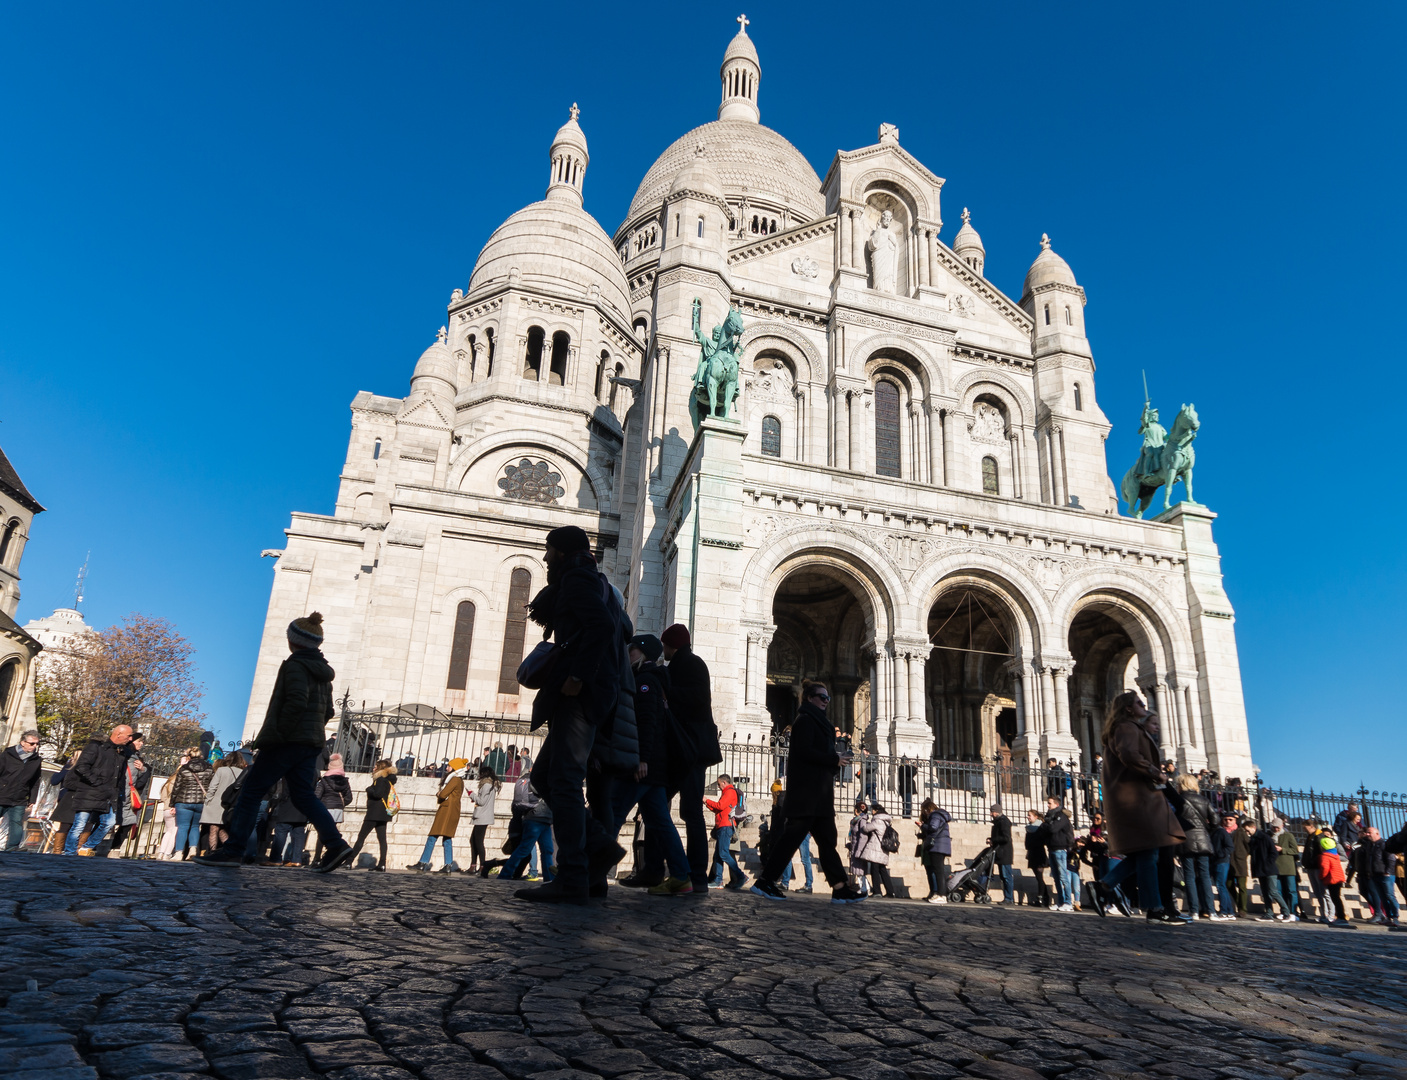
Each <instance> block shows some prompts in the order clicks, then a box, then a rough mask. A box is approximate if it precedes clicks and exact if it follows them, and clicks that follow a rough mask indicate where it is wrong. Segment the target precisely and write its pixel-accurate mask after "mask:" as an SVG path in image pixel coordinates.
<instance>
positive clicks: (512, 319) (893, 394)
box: [246, 29, 1252, 777]
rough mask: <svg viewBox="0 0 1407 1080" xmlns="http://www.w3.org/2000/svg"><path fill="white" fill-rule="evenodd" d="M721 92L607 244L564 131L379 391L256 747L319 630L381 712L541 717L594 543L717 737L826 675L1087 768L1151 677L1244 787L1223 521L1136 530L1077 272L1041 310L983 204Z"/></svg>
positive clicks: (1044, 284)
mask: <svg viewBox="0 0 1407 1080" xmlns="http://www.w3.org/2000/svg"><path fill="white" fill-rule="evenodd" d="M721 76H722V90H723V98H722V103H721V105H720V108H719V118H718V119H717V120H715V121H712V122H710V123H706V124H703V125H701V126H699V127H697V128H695V129H694V130H692V131H690V132H688V133H687V134H686V135H684V136H682V137H681V138H679V139H678V140H676V141H675V142H674V143H673V144H672V145H671V146H669V147H668V148H667V149H666V150H665V151H664V153H663V154H662V155H661V156H660V158H659V159H658V160H657V161H656V163H655V164H654V166H652V167H651V169H650V170H649V172H648V173H647V174H646V176H645V178H644V179H643V180H642V182H641V184H640V188H639V190H638V192H637V193H636V196H635V198H634V200H633V201H632V203H631V206H630V209H629V211H628V213H627V215H626V219H625V221H624V222H622V224H621V225H620V227H619V228H618V229H617V230H616V232H615V235H614V236H613V237H608V236H607V235H606V233H605V232H604V231H603V230H602V229H601V227H600V226H599V225H598V224H597V222H596V221H595V219H594V218H592V217H591V216H590V215H589V214H587V213H586V212H585V210H584V209H583V195H582V192H583V180H584V176H585V172H586V168H587V165H588V163H589V160H590V159H589V154H588V152H587V145H586V139H585V136H584V135H583V133H582V130H581V127H580V126H579V125H578V123H577V110H576V108H575V106H573V108H572V115H571V119H570V120H569V121H568V123H567V124H566V125H565V126H564V127H563V128H562V129H561V130H560V131H559V132H558V133H557V136H556V138H555V139H554V140H553V143H552V147H551V151H550V155H549V158H550V163H551V164H550V168H551V173H550V179H549V186H548V188H547V192H546V197H545V199H544V200H543V201H541V202H538V203H534V204H532V205H530V206H528V207H526V208H525V209H523V210H521V211H519V212H518V213H516V214H514V215H513V216H512V217H510V218H509V219H508V220H507V221H506V222H505V223H504V224H503V225H502V226H500V227H499V228H498V229H497V230H496V231H495V232H494V233H493V235H492V236H491V237H490V238H489V240H488V243H487V244H486V245H485V247H484V249H483V251H482V253H481V254H480V256H479V259H478V262H477V264H476V266H475V268H474V271H473V274H472V276H471V278H470V280H469V283H468V288H467V290H461V289H455V290H454V293H453V296H452V297H451V300H450V303H449V306H448V309H447V321H446V325H445V327H444V328H442V329H441V331H440V333H439V335H438V336H437V340H436V341H435V342H434V343H433V344H432V345H431V346H430V347H429V348H428V349H427V350H426V351H425V353H424V354H423V355H422V356H421V358H420V361H419V362H418V364H417V365H416V367H415V371H414V375H413V376H412V379H411V383H410V394H409V396H408V397H406V398H404V399H401V398H389V397H380V396H376V395H373V394H369V393H362V394H359V395H357V397H356V398H355V400H354V401H353V403H352V436H351V441H350V444H349V448H348V455H347V462H346V465H345V466H344V468H343V471H342V477H341V486H340V490H339V494H338V499H337V505H336V509H335V511H334V513H333V514H331V515H329V516H323V515H313V514H302V513H299V514H295V515H294V517H293V520H292V524H291V526H290V527H289V529H288V542H287V546H286V547H285V548H284V549H283V550H282V551H280V552H273V553H272V554H275V555H277V556H278V562H277V564H276V569H275V572H274V586H273V595H272V600H271V603H270V608H269V617H268V621H267V624H266V627H265V631H264V640H263V645H262V649H261V652H260V657H259V662H258V667H257V671H256V674H255V679H254V690H253V694H252V697H251V701H250V707H249V713H248V722H247V727H246V734H252V733H253V731H254V730H256V729H257V726H258V723H259V721H260V720H261V719H262V715H263V710H264V707H265V703H266V702H267V699H268V694H269V690H270V688H271V686H272V681H273V676H274V672H275V671H276V669H277V665H278V663H279V661H280V659H281V658H282V656H283V655H284V653H285V647H284V644H283V637H284V627H285V626H286V624H287V623H288V621H289V620H290V619H292V618H294V617H296V616H298V615H300V614H303V613H305V612H306V611H308V610H311V609H314V608H317V609H319V610H321V611H322V612H323V613H324V615H325V616H326V617H327V620H328V626H329V633H328V639H327V644H326V649H325V651H326V652H327V655H328V657H329V659H330V660H331V662H332V663H333V665H334V666H335V667H336V668H337V669H338V670H339V692H341V691H342V690H346V691H347V692H349V693H350V695H351V697H352V699H353V700H365V701H368V702H373V703H382V702H384V703H386V704H392V705H394V704H415V705H418V706H422V707H428V708H431V709H435V710H440V711H446V712H448V711H465V710H470V711H476V712H487V713H515V712H519V711H521V710H524V709H525V708H526V707H527V705H528V702H529V699H530V697H531V695H530V692H527V691H522V690H520V689H519V688H518V687H517V686H516V684H515V683H514V681H513V679H512V677H511V673H512V670H513V668H514V667H515V666H516V663H517V658H518V657H519V656H520V655H521V653H522V651H523V648H524V646H525V644H526V645H527V646H528V647H530V646H531V641H528V642H525V641H524V637H525V633H526V632H527V630H528V628H527V627H525V625H524V620H523V618H522V602H523V600H525V599H526V598H527V597H528V596H530V595H531V594H532V593H533V592H535V591H536V590H537V589H538V588H539V587H541V585H542V584H543V580H544V571H543V566H542V562H541V550H542V543H543V538H544V536H545V534H546V532H547V531H548V530H549V529H551V528H553V527H556V526H558V525H562V524H566V523H576V524H579V525H581V526H582V527H583V528H585V529H586V530H587V532H588V533H590V534H592V536H593V537H594V538H595V539H596V541H597V543H598V548H599V551H600V554H601V562H602V567H603V569H604V570H605V571H606V573H608V574H609V575H610V577H611V579H612V580H613V581H614V582H615V583H616V584H617V585H618V586H619V587H620V589H621V590H622V592H623V593H624V595H625V597H626V598H627V603H628V607H629V610H630V612H631V614H632V615H633V617H634V618H635V620H636V624H637V625H638V626H639V627H640V628H641V629H645V630H652V631H656V632H658V631H659V630H660V629H661V628H663V627H664V626H666V625H668V624H669V623H671V622H675V621H681V622H685V623H687V624H688V625H689V626H690V627H691V629H692V632H693V635H694V640H695V643H696V647H697V651H698V652H699V654H700V655H701V656H703V657H704V658H705V659H706V660H707V661H708V663H709V665H710V667H711V669H712V671H713V674H714V678H715V699H714V700H715V712H716V714H717V717H718V720H719V723H720V726H721V727H722V728H723V732H724V735H725V737H727V736H729V735H732V736H735V737H737V738H739V739H746V738H749V737H751V738H753V739H761V738H764V737H765V736H766V735H767V734H768V733H769V732H770V731H772V730H773V729H774V727H775V726H777V725H778V724H780V723H784V722H785V721H786V719H787V718H789V716H790V714H791V712H792V711H793V709H794V707H795V703H796V698H797V693H798V690H799V686H800V683H801V680H802V679H803V678H811V677H819V678H823V679H825V680H827V681H828V682H830V683H831V684H832V685H833V688H834V689H836V691H837V693H836V701H835V703H834V706H833V708H834V710H835V715H836V717H837V720H838V721H839V722H840V723H841V725H842V726H844V727H845V728H847V729H848V730H852V731H855V732H856V733H857V734H858V735H859V736H860V737H861V738H862V739H863V740H864V741H865V742H866V743H867V744H868V745H870V746H871V747H873V748H874V749H877V750H880V751H882V752H888V753H892V754H895V755H898V754H910V755H918V756H923V757H928V756H933V755H936V756H939V757H943V758H958V759H967V760H983V761H992V760H994V759H1001V760H1014V761H1018V762H1019V761H1034V760H1036V759H1037V758H1039V759H1041V760H1044V759H1045V758H1047V757H1051V756H1054V757H1058V758H1060V759H1061V760H1062V761H1072V760H1073V761H1075V762H1076V763H1077V764H1084V765H1088V764H1089V763H1090V761H1091V757H1092V752H1093V750H1094V749H1095V748H1096V747H1097V744H1098V738H1099V728H1100V725H1101V723H1102V719H1103V714H1104V709H1105V706H1106V704H1107V702H1108V701H1109V700H1110V699H1111V698H1112V696H1113V695H1115V694H1117V693H1118V692H1120V691H1122V690H1123V689H1125V688H1127V687H1132V686H1137V687H1139V688H1141V689H1142V690H1143V691H1144V692H1145V693H1146V695H1147V696H1149V697H1150V698H1151V699H1152V700H1153V704H1154V707H1155V708H1156V709H1157V710H1158V711H1159V712H1160V713H1161V715H1162V717H1163V724H1162V732H1163V739H1164V744H1165V751H1166V754H1167V756H1168V757H1169V758H1175V759H1176V760H1178V761H1179V762H1180V763H1182V764H1183V765H1184V766H1186V767H1190V768H1198V767H1201V766H1203V765H1209V766H1210V767H1211V768H1213V769H1215V770H1216V771H1217V772H1219V773H1220V774H1221V775H1222V776H1225V777H1232V776H1239V777H1245V776H1249V775H1250V772H1251V768H1252V766H1251V760H1250V747H1249V743H1248V739H1247V733H1246V722H1245V715H1244V707H1243V703H1242V695H1241V683H1240V674H1239V666H1238V662H1237V657H1236V646H1235V635H1234V619H1233V613H1232V609H1231V606H1230V603H1229V602H1228V600H1227V598H1226V595H1225V593H1224V591H1223V589H1222V584H1221V574H1220V568H1219V562H1218V555H1217V549H1216V546H1215V544H1214V542H1213V540H1212V532H1211V523H1212V521H1213V519H1214V517H1215V515H1214V514H1212V513H1211V512H1210V511H1209V510H1207V509H1205V508H1203V507H1201V506H1197V505H1194V504H1191V503H1183V504H1180V505H1177V506H1175V507H1174V508H1173V509H1172V510H1171V511H1169V512H1167V513H1165V514H1162V515H1161V516H1159V517H1158V518H1156V519H1153V520H1147V521H1144V520H1134V519H1132V518H1130V517H1128V516H1125V515H1124V514H1122V513H1120V509H1119V504H1118V500H1117V496H1116V493H1115V490H1114V487H1113V485H1112V483H1111V482H1110V479H1109V473H1108V466H1107V462H1106V459H1105V445H1104V441H1105V437H1106V436H1107V434H1108V432H1109V430H1110V424H1109V421H1108V420H1107V419H1106V418H1105V415H1104V413H1103V412H1102V411H1101V410H1100V407H1099V404H1098V400H1097V395H1096V390H1095V380H1094V373H1095V368H1094V360H1093V357H1092V353H1091V350H1090V346H1089V341H1088V338H1087V336H1086V332H1085V294H1084V291H1083V290H1082V289H1081V288H1080V286H1079V284H1078V283H1077V281H1076V278H1075V275H1074V273H1073V272H1072V271H1071V269H1070V267H1069V266H1068V265H1067V264H1066V263H1065V261H1064V260H1063V259H1061V258H1060V256H1059V255H1057V254H1056V253H1055V251H1054V249H1053V248H1052V246H1051V243H1050V241H1049V240H1048V238H1045V237H1042V238H1041V243H1040V246H1039V248H1038V249H1037V252H1036V256H1035V259H1034V261H1033V263H1032V265H1031V269H1030V271H1029V273H1028V274H1027V276H1026V279H1025V282H1024V283H1023V285H1022V288H1021V290H1020V294H1019V298H1017V299H1013V295H1014V294H1008V293H1006V292H1004V291H1002V290H1001V289H1000V288H998V287H997V286H996V285H995V284H994V283H992V282H990V281H988V280H987V278H986V277H985V275H984V268H985V248H984V247H983V244H982V240H981V237H980V236H979V235H978V233H977V231H976V229H975V228H974V227H973V225H972V221H971V215H970V214H968V213H967V212H966V211H964V212H963V215H962V216H963V224H962V227H961V229H960V230H959V231H958V232H957V233H956V235H955V236H954V239H953V242H952V246H949V245H948V244H947V243H945V242H944V240H943V239H942V232H943V228H944V221H943V213H942V207H941V195H942V188H943V184H944V181H943V179H942V178H941V177H939V176H938V175H936V174H935V173H934V172H933V171H931V170H930V169H929V168H928V167H927V166H925V165H924V164H923V163H922V162H919V161H918V160H917V159H915V158H914V157H913V156H912V155H911V154H910V153H909V152H908V151H906V150H905V149H904V148H903V146H902V145H901V144H900V141H899V132H898V130H897V128H895V127H894V126H893V125H889V124H884V125H881V127H880V129H879V136H878V141H877V142H876V143H875V144H874V145H872V146H868V147H864V148H861V149H857V150H843V151H840V152H838V153H837V154H836V155H835V158H834V159H833V161H832V162H831V164H830V167H829V169H828V170H827V172H826V174H825V176H824V179H822V178H821V177H820V176H818V175H817V173H816V172H815V171H814V170H813V169H812V167H811V165H810V164H809V163H808V162H807V161H806V159H805V158H804V157H802V155H801V154H800V153H799V152H798V151H797V150H796V149H795V148H794V147H793V146H792V145H791V144H790V143H789V142H788V141H787V140H786V139H785V138H783V137H782V136H781V135H779V134H778V133H776V132H774V131H772V130H770V129H768V128H766V127H764V126H762V124H761V123H760V116H761V113H760V107H759V105H758V100H759V99H758V88H759V85H760V82H761V65H760V61H759V59H758V56H757V52H756V49H755V48H754V46H753V44H752V42H751V40H750V39H749V38H748V37H747V35H746V32H745V29H744V31H742V32H740V33H739V34H738V35H737V36H736V37H735V38H734V40H733V41H732V43H731V44H730V45H729V47H728V50H727V52H726V54H725V59H724V64H723V67H722V71H721ZM696 299H697V300H698V301H699V302H700V304H701V308H702V328H703V332H704V333H707V332H708V329H709V328H710V327H712V326H715V325H718V324H721V323H723V322H724V320H725V318H726V317H727V315H728V312H729V310H730V309H736V310H737V311H738V312H739V313H740V314H741V316H742V319H743V324H744V333H743V335H742V339H741V347H740V350H739V361H740V369H741V371H740V375H741V378H740V393H739V396H738V399H737V402H736V404H735V405H734V407H733V409H732V414H731V416H730V417H729V418H727V419H722V418H715V419H708V420H704V421H702V422H701V423H700V424H698V425H697V426H696V424H695V421H694V419H693V417H692V415H691V412H690V398H691V396H692V391H691V387H692V384H693V380H694V375H695V371H696V368H697V366H698V362H699V355H700V350H699V345H698V343H697V341H696V340H695V336H694V330H693V325H692V319H693V307H694V303H695V301H696ZM1134 449H1136V446H1135V445H1134V444H1132V443H1131V444H1130V445H1129V447H1128V450H1129V452H1130V453H1132V452H1133V450H1134ZM266 554H267V553H266Z"/></svg>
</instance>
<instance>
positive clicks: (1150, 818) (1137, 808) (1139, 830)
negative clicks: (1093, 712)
mask: <svg viewBox="0 0 1407 1080" xmlns="http://www.w3.org/2000/svg"><path fill="white" fill-rule="evenodd" d="M1150 716H1151V714H1150V713H1149V712H1148V709H1147V708H1146V707H1145V706H1144V704H1143V699H1142V698H1140V697H1139V696H1138V694H1137V693H1136V692H1135V691H1132V690H1127V691H1125V692H1124V693H1122V694H1120V695H1119V696H1118V697H1116V698H1115V699H1114V700H1113V701H1112V702H1110V703H1109V709H1108V712H1107V713H1106V714H1105V718H1104V731H1103V740H1102V741H1103V748H1104V814H1105V818H1106V819H1107V822H1108V825H1109V848H1110V851H1111V852H1113V853H1116V854H1118V855H1121V856H1123V858H1122V859H1120V861H1119V862H1118V863H1116V864H1115V865H1114V866H1111V867H1110V868H1109V872H1108V873H1107V874H1105V875H1104V877H1103V878H1102V879H1101V880H1100V881H1098V882H1096V883H1094V885H1093V887H1092V889H1091V893H1092V895H1093V898H1094V906H1095V910H1096V911H1097V912H1098V913H1099V914H1100V915H1103V914H1104V913H1105V911H1106V910H1107V908H1108V907H1109V905H1111V904H1114V903H1116V899H1115V896H1114V890H1115V888H1117V887H1119V886H1120V885H1122V884H1123V883H1124V882H1125V881H1126V880H1128V878H1130V877H1133V878H1135V880H1136V881H1137V882H1138V896H1139V905H1140V906H1141V907H1142V908H1143V912H1144V916H1145V917H1146V918H1147V919H1148V921H1149V922H1161V923H1165V924H1166V925H1168V926H1174V925H1176V926H1182V925H1184V923H1183V921H1182V919H1181V917H1179V916H1178V914H1177V913H1176V912H1173V911H1167V910H1165V909H1164V908H1163V906H1162V897H1161V894H1160V892H1159V888H1158V849H1159V848H1162V847H1169V846H1175V845H1178V844H1181V843H1182V842H1183V841H1184V840H1185V839H1186V838H1187V836H1186V833H1184V832H1183V830H1182V826H1181V825H1180V824H1178V821H1177V817H1176V816H1175V815H1174V814H1173V809H1172V806H1171V804H1170V803H1169V802H1168V799H1167V796H1166V795H1165V794H1164V791H1165V790H1166V786H1167V785H1166V783H1165V782H1164V773H1163V771H1162V769H1161V768H1159V763H1160V760H1161V758H1160V755H1159V750H1158V743H1157V740H1156V739H1155V738H1154V737H1153V736H1152V735H1150V733H1149V731H1148V729H1147V721H1148V720H1149V718H1150Z"/></svg>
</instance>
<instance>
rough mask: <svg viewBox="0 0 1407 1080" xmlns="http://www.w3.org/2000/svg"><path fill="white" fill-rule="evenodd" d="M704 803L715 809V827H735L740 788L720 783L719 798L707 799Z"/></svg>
mask: <svg viewBox="0 0 1407 1080" xmlns="http://www.w3.org/2000/svg"><path fill="white" fill-rule="evenodd" d="M704 805H705V806H707V807H708V808H709V809H710V810H712V811H713V827H714V828H716V829H731V828H732V827H733V811H734V810H736V809H737V808H738V789H737V788H735V787H734V786H733V785H732V784H728V783H723V784H719V785H718V798H717V799H705V800H704Z"/></svg>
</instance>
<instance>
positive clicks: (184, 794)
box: [166, 758, 215, 806]
mask: <svg viewBox="0 0 1407 1080" xmlns="http://www.w3.org/2000/svg"><path fill="white" fill-rule="evenodd" d="M214 775H215V770H214V769H212V768H211V767H210V762H208V761H206V760H205V759H204V758H195V759H193V760H191V761H188V762H186V763H185V764H184V765H182V766H180V767H178V768H177V769H176V771H175V772H174V773H172V774H171V785H170V787H168V788H167V791H168V792H169V795H168V797H167V800H166V801H167V803H168V805H172V806H174V805H175V804H176V803H187V804H190V803H200V804H201V805H202V806H204V804H205V800H206V799H207V798H208V797H209V795H210V781H211V780H212V779H213V778H214Z"/></svg>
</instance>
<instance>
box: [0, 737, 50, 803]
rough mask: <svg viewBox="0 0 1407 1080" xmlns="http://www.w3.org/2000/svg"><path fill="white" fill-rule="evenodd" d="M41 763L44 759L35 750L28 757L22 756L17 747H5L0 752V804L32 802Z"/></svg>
mask: <svg viewBox="0 0 1407 1080" xmlns="http://www.w3.org/2000/svg"><path fill="white" fill-rule="evenodd" d="M43 764H44V759H43V758H42V757H40V756H39V751H37V750H36V751H35V752H34V753H32V754H30V755H29V757H28V758H22V757H20V752H19V748H18V747H15V746H10V747H6V749H5V752H4V753H3V754H0V806H28V805H29V804H30V803H32V802H33V801H34V791H35V789H36V788H38V787H39V772H40V768H41V766H43Z"/></svg>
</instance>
